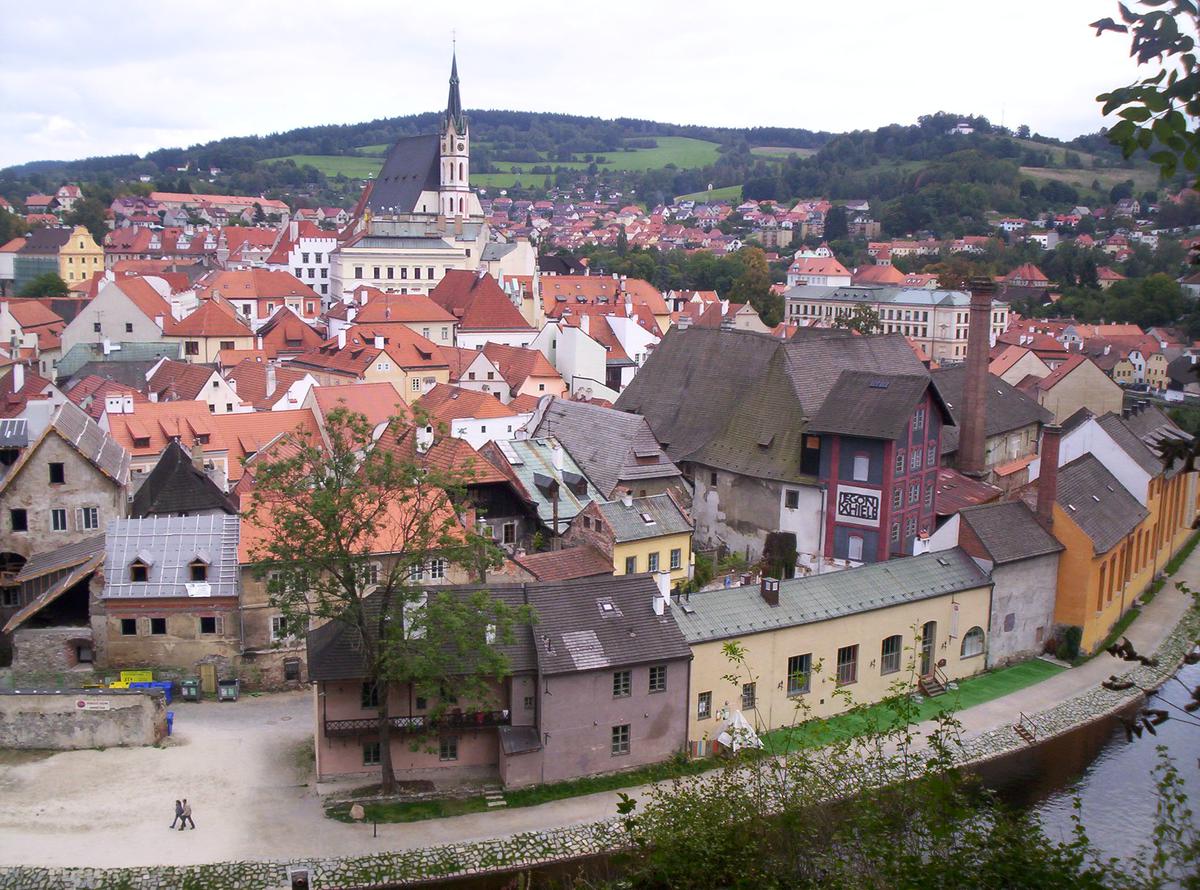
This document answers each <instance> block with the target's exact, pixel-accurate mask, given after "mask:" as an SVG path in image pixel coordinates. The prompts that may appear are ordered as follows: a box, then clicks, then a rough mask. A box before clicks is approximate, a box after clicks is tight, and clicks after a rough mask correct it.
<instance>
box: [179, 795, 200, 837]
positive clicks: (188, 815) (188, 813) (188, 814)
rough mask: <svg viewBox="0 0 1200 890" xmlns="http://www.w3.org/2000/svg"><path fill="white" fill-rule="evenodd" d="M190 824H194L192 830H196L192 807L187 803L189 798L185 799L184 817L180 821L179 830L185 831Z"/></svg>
mask: <svg viewBox="0 0 1200 890" xmlns="http://www.w3.org/2000/svg"><path fill="white" fill-rule="evenodd" d="M189 822H191V824H192V829H193V830H194V829H195V828H196V823H195V822H192V805H191V804H190V803H188V802H187V798H186V797H185V798H184V799H183V816H182V818H181V819H180V821H179V830H180V831H183V827H184V826H185V825H187V824H188V823H189Z"/></svg>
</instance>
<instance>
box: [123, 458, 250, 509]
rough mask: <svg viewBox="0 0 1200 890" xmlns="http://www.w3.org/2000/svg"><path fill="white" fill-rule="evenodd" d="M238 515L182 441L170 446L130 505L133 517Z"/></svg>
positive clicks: (230, 502)
mask: <svg viewBox="0 0 1200 890" xmlns="http://www.w3.org/2000/svg"><path fill="white" fill-rule="evenodd" d="M214 510H216V511H220V512H222V513H228V514H230V515H231V516H232V515H236V514H237V509H236V508H235V507H234V505H233V502H232V501H230V500H229V498H228V497H227V496H226V494H225V493H224V492H223V491H221V489H220V488H218V487H217V484H216V483H215V482H213V481H212V479H210V478H209V477H208V475H207V474H206V473H204V472H203V471H202V470H198V469H196V466H195V464H194V463H193V462H192V456H191V455H190V454H188V453H187V451H186V450H184V447H183V446H182V445H180V444H179V443H178V442H171V443H170V444H169V445H167V447H166V449H165V450H164V451H163V453H162V455H161V456H160V457H159V459H158V463H157V464H155V465H154V469H153V470H151V471H150V472H149V474H147V476H146V478H145V481H143V482H142V484H141V487H140V488H138V490H137V494H135V495H134V496H133V501H132V502H131V503H130V505H129V513H130V515H131V516H133V517H135V518H137V517H144V516H178V515H181V514H191V513H207V512H211V511H214Z"/></svg>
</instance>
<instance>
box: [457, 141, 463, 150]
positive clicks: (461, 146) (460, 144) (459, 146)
mask: <svg viewBox="0 0 1200 890" xmlns="http://www.w3.org/2000/svg"><path fill="white" fill-rule="evenodd" d="M458 150H459V151H462V150H463V144H462V143H461V142H460V143H458Z"/></svg>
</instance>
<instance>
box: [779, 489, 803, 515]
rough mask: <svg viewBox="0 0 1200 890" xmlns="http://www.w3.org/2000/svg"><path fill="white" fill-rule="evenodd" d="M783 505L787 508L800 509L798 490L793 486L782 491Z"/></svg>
mask: <svg viewBox="0 0 1200 890" xmlns="http://www.w3.org/2000/svg"><path fill="white" fill-rule="evenodd" d="M783 506H784V507H785V508H787V509H788V510H798V509H800V492H799V490H797V489H795V488H789V489H787V490H786V491H785V492H784V493H783Z"/></svg>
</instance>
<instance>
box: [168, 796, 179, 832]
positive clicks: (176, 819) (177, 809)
mask: <svg viewBox="0 0 1200 890" xmlns="http://www.w3.org/2000/svg"><path fill="white" fill-rule="evenodd" d="M182 818H183V804H181V803H180V802H179V800H178V799H176V801H175V818H174V819H172V820H171V824H170V825H168V826H167V828H168V829H171V828H174V827H175V823H176V822H178V821H179V820H180V819H182ZM180 830H181V831H182V830H183V826H180Z"/></svg>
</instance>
